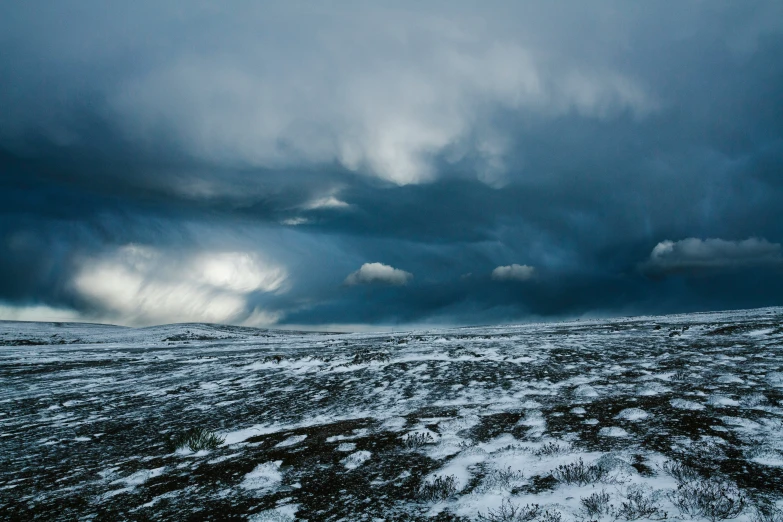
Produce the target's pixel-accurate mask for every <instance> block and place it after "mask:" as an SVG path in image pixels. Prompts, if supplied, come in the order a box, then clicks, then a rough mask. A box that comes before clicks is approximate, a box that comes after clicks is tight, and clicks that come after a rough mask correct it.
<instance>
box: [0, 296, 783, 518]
mask: <svg viewBox="0 0 783 522" xmlns="http://www.w3.org/2000/svg"><path fill="white" fill-rule="evenodd" d="M194 427H207V428H209V429H211V430H213V431H215V432H216V433H218V434H220V435H221V436H223V437H225V441H224V443H223V444H222V445H221V446H220V447H219V448H218V449H216V450H212V451H199V452H196V453H193V452H190V451H187V450H180V451H172V450H171V449H170V448H169V447H168V444H167V442H168V440H169V438H170V437H173V436H176V435H178V434H181V433H182V432H184V431H186V430H188V429H191V428H194ZM0 450H1V451H0V519H4V520H5V519H7V520H27V519H32V518H36V519H39V520H76V519H79V520H93V519H95V520H121V519H130V520H135V519H139V520H141V519H143V520H149V519H159V520H164V519H165V520H185V519H213V520H222V519H239V520H244V519H249V520H256V521H262V520H277V521H283V520H312V521H316V520H335V521H336V520H345V521H355V520H357V521H358V520H373V521H381V520H387V521H390V520H441V521H442V520H511V521H530V520H540V521H542V522H569V521H588V520H607V521H608V520H635V519H643V520H661V519H663V518H667V519H680V518H682V519H687V520H690V519H696V520H710V521H715V520H721V519H725V518H730V519H736V520H746V521H751V520H758V521H760V522H764V521H768V522H773V521H777V522H779V521H780V520H783V512H782V511H780V510H781V508H783V308H767V309H761V310H750V311H736V312H724V313H708V314H689V315H676V316H662V317H633V318H624V319H613V320H596V321H574V322H567V323H550V324H531V325H522V326H502V327H474V328H459V329H449V330H430V331H416V332H408V333H396V334H388V333H387V334H331V333H330V334H324V333H301V332H280V331H267V330H259V329H252V328H239V327H228V326H217V325H205V324H186V325H171V326H160V327H153V328H141V329H131V328H121V327H113V326H105V325H89V324H71V323H24V322H0ZM526 506H527V507H526ZM512 512H515V514H513V515H512Z"/></svg>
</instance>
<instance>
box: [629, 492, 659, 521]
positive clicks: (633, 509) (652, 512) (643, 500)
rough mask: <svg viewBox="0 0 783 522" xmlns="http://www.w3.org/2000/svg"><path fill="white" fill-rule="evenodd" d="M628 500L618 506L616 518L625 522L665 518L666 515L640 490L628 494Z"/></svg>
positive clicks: (650, 497) (651, 498)
mask: <svg viewBox="0 0 783 522" xmlns="http://www.w3.org/2000/svg"><path fill="white" fill-rule="evenodd" d="M627 497H628V500H626V501H625V502H623V503H622V504H621V505H620V508H619V509H618V510H617V516H618V517H619V518H623V519H625V520H638V519H640V518H654V519H663V518H666V517H667V516H666V513H663V512H661V510H660V509H659V508H658V506H657V505H656V502H655V499H654V498H653V497H652V496H650V495H646V494H645V493H644V491H643V490H642V489H633V490H631V491H629V492H628V495H627Z"/></svg>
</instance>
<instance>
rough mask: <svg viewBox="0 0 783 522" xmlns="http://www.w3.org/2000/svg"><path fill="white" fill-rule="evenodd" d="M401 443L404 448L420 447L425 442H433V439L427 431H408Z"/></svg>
mask: <svg viewBox="0 0 783 522" xmlns="http://www.w3.org/2000/svg"><path fill="white" fill-rule="evenodd" d="M402 443H403V445H404V446H405V447H406V448H420V447H422V446H424V445H426V444H435V439H433V438H432V435H430V434H429V433H409V434H408V435H406V436H405V437H404V438H403V439H402Z"/></svg>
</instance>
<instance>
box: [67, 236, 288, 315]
mask: <svg viewBox="0 0 783 522" xmlns="http://www.w3.org/2000/svg"><path fill="white" fill-rule="evenodd" d="M286 279H287V273H286V271H285V269H284V268H282V267H278V266H274V265H271V264H269V263H266V262H265V261H263V260H262V259H261V258H260V257H259V256H257V255H254V254H248V253H241V252H219V253H200V254H197V255H194V256H192V257H187V256H183V255H171V254H169V253H165V252H162V251H160V250H157V249H154V248H151V247H146V246H137V245H127V246H124V247H122V248H120V249H118V250H117V251H116V252H114V253H112V254H110V255H107V256H104V257H101V258H98V259H90V260H88V261H86V262H84V263H83V264H82V267H81V270H80V271H79V272H78V274H77V275H76V277H75V278H74V281H73V285H74V287H75V288H76V290H77V291H78V293H79V294H80V295H81V296H82V297H83V298H84V299H86V300H87V301H88V302H90V303H91V304H92V305H93V306H94V307H95V308H96V309H97V313H99V314H105V315H107V316H109V317H111V318H116V320H117V321H118V322H121V323H125V324H160V323H166V322H167V323H173V322H189V321H199V322H216V323H236V322H243V323H248V322H249V323H252V324H254V325H263V324H271V323H274V322H276V321H277V320H278V319H279V318H280V317H279V314H275V313H269V312H265V311H263V310H259V309H250V307H249V306H248V296H249V295H250V294H251V293H253V292H278V291H282V290H283V289H284V284H285V282H286Z"/></svg>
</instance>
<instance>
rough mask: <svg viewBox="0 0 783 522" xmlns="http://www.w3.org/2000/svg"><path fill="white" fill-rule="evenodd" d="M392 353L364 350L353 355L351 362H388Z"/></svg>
mask: <svg viewBox="0 0 783 522" xmlns="http://www.w3.org/2000/svg"><path fill="white" fill-rule="evenodd" d="M390 360H391V354H389V352H387V351H373V350H362V351H359V352H356V353H355V354H354V355H353V359H352V360H351V362H350V363H349V364H367V363H371V362H388V361H390Z"/></svg>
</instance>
